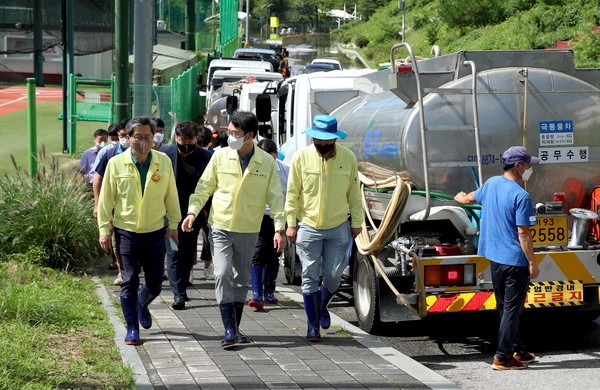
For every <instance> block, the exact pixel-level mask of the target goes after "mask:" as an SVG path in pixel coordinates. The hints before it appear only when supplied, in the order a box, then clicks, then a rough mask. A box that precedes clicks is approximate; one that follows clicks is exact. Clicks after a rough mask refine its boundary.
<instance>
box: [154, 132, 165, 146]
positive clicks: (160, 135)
mask: <svg viewBox="0 0 600 390" xmlns="http://www.w3.org/2000/svg"><path fill="white" fill-rule="evenodd" d="M164 139H165V134H164V133H156V134H154V142H155V143H157V144H160V143H162V142H163V140H164Z"/></svg>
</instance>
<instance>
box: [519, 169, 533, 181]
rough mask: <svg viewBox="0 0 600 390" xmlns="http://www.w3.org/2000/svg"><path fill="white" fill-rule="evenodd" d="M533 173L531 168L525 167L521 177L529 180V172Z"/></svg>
mask: <svg viewBox="0 0 600 390" xmlns="http://www.w3.org/2000/svg"><path fill="white" fill-rule="evenodd" d="M532 173H533V168H532V167H529V168H527V169H526V170H525V171H524V172H523V174H522V175H521V177H522V178H523V180H525V181H527V180H529V178H530V177H531V174H532Z"/></svg>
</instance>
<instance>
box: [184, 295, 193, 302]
mask: <svg viewBox="0 0 600 390" xmlns="http://www.w3.org/2000/svg"><path fill="white" fill-rule="evenodd" d="M183 300H184V301H186V302H189V301H191V299H190V298H189V297H187V296H186V297H185V298H183Z"/></svg>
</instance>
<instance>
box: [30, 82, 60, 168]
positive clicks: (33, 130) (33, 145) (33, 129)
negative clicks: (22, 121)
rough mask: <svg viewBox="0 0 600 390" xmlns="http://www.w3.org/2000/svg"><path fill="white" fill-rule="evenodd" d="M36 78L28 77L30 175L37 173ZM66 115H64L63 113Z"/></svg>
mask: <svg viewBox="0 0 600 390" xmlns="http://www.w3.org/2000/svg"><path fill="white" fill-rule="evenodd" d="M35 105H36V99H35V78H28V79H27V135H28V138H29V176H30V177H34V176H35V175H36V174H37V114H36V109H35ZM63 116H64V115H63Z"/></svg>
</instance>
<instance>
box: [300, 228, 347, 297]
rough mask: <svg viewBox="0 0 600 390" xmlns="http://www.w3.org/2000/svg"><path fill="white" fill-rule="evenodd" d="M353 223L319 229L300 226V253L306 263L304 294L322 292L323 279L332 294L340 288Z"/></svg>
mask: <svg viewBox="0 0 600 390" xmlns="http://www.w3.org/2000/svg"><path fill="white" fill-rule="evenodd" d="M350 237H351V236H350V224H349V222H348V221H345V222H344V223H342V224H341V225H338V226H336V227H334V228H331V229H315V228H313V227H310V226H308V225H307V224H305V223H302V222H299V223H298V234H297V236H296V252H297V253H298V256H299V257H300V263H301V264H302V293H303V294H312V293H316V292H317V291H319V279H320V276H321V274H322V275H323V284H324V285H325V287H327V290H329V291H336V290H337V289H338V287H339V286H340V279H341V277H342V272H343V271H344V268H345V267H346V249H347V248H348V244H349V243H350Z"/></svg>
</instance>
